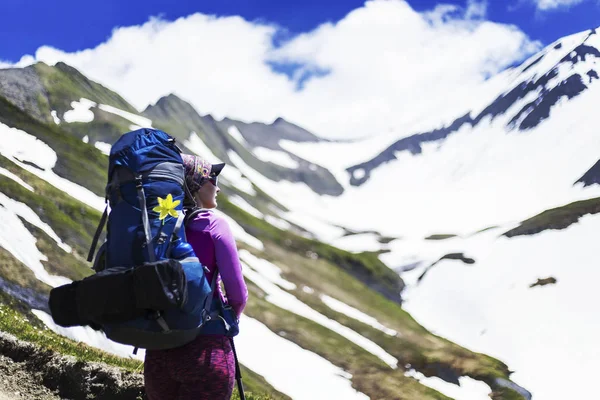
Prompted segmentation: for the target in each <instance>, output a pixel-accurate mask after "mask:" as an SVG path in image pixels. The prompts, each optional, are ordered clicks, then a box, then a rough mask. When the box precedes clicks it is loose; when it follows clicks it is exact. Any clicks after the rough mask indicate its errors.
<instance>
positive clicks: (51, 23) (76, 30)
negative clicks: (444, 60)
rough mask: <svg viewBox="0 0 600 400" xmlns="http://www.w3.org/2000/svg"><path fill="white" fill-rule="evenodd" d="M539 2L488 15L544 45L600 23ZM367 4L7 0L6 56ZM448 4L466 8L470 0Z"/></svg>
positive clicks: (597, 12)
mask: <svg viewBox="0 0 600 400" xmlns="http://www.w3.org/2000/svg"><path fill="white" fill-rule="evenodd" d="M536 1H543V0H488V10H487V19H489V20H491V21H494V22H501V23H510V24H514V25H517V26H518V27H519V28H520V29H521V30H522V31H524V32H525V33H526V34H528V35H529V37H530V38H531V39H533V40H540V41H541V42H542V43H544V44H548V43H550V42H552V41H554V40H555V39H558V38H559V37H562V36H565V35H568V34H571V33H575V32H578V31H581V30H585V29H589V28H592V27H596V26H598V25H600V6H599V5H598V2H597V1H596V0H579V1H581V2H580V3H579V4H575V5H571V6H568V7H567V6H564V7H558V8H554V9H549V10H544V11H542V10H539V9H538V8H537V7H536V4H535V2H536ZM546 1H548V2H552V1H555V2H559V1H566V2H568V1H577V0H546ZM363 3H364V1H361V0H343V1H341V0H331V1H322V0H286V1H276V0H177V1H172V0H128V1H122V0H103V1H81V0H56V1H41V0H38V1H32V0H2V1H1V2H0V35H1V36H2V38H3V40H2V41H0V60H5V61H12V62H15V61H17V60H19V59H20V58H21V56H22V55H24V54H34V53H35V51H36V50H37V49H38V48H39V47H40V46H42V45H50V46H52V47H56V48H59V49H61V50H64V51H67V52H73V51H76V50H81V49H85V48H92V47H95V46H97V45H98V44H100V43H102V42H104V41H106V40H107V38H108V37H109V36H110V34H111V31H112V29H113V28H115V27H118V26H129V25H139V24H142V23H144V22H146V21H147V20H148V18H149V17H150V16H161V17H162V18H164V19H166V20H174V19H177V18H178V17H181V16H187V15H189V14H192V13H195V12H202V13H208V14H216V15H240V16H242V17H244V18H245V19H247V20H251V21H256V20H258V21H264V22H273V23H276V24H278V25H280V26H283V27H285V28H286V29H288V30H289V32H290V35H293V34H294V33H299V32H307V31H310V30H311V29H313V28H315V27H316V26H318V25H319V24H321V23H323V22H327V21H332V22H335V21H338V20H340V19H341V18H343V17H344V16H345V15H346V14H347V13H348V12H349V11H351V10H353V9H355V8H358V7H360V6H361V5H363ZM408 3H409V4H410V5H411V6H412V7H413V8H414V9H415V10H417V11H423V10H429V9H432V8H433V7H435V5H436V4H439V3H440V1H435V0H408ZM444 3H450V4H457V5H460V6H465V5H466V3H467V0H459V1H456V0H448V1H445V2H444ZM6 38H10V40H6Z"/></svg>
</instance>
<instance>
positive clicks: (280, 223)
mask: <svg viewBox="0 0 600 400" xmlns="http://www.w3.org/2000/svg"><path fill="white" fill-rule="evenodd" d="M265 221H267V222H268V223H270V224H271V225H273V226H274V227H276V228H279V229H281V230H284V231H285V230H288V229H290V228H291V227H292V225H291V224H290V223H289V222H287V221H286V220H284V219H281V218H277V217H274V216H272V215H268V214H267V215H265Z"/></svg>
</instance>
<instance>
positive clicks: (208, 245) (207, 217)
mask: <svg viewBox="0 0 600 400" xmlns="http://www.w3.org/2000/svg"><path fill="white" fill-rule="evenodd" d="M185 234H186V237H187V241H188V243H190V244H191V245H192V247H193V248H194V252H195V253H196V255H197V256H198V258H199V259H200V262H201V263H202V265H205V266H206V267H207V268H208V269H209V271H210V272H208V274H207V277H208V279H209V282H212V278H213V275H214V272H215V269H216V268H217V266H218V273H219V276H218V281H217V283H219V282H220V281H221V280H222V281H223V285H224V286H225V292H226V296H224V295H223V293H222V291H221V286H220V285H217V291H218V295H219V296H221V298H222V299H223V300H224V301H225V302H227V304H229V305H230V306H231V307H232V308H233V309H234V311H235V312H236V314H237V316H238V318H239V316H240V315H241V313H242V311H243V310H244V307H246V301H247V300H248V288H247V287H246V282H245V281H244V276H243V275H242V265H241V263H240V259H239V256H238V251H237V246H236V244H235V238H234V237H233V233H232V232H231V229H230V228H229V224H228V223H227V221H225V220H224V219H223V218H222V217H219V216H218V215H216V214H215V213H214V212H212V211H210V210H203V211H202V212H200V213H199V214H198V215H197V216H196V217H195V218H194V219H193V220H191V221H190V222H188V224H187V226H186V229H185Z"/></svg>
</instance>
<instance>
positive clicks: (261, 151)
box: [252, 147, 300, 169]
mask: <svg viewBox="0 0 600 400" xmlns="http://www.w3.org/2000/svg"><path fill="white" fill-rule="evenodd" d="M252 153H254V155H255V156H256V157H258V158H259V159H260V160H261V161H264V162H270V163H273V164H277V165H279V166H282V167H285V168H290V169H296V168H298V167H299V166H300V164H298V161H296V160H294V159H293V158H292V157H290V155H289V154H288V153H285V152H283V151H277V150H271V149H267V148H266V147H255V148H254V149H252Z"/></svg>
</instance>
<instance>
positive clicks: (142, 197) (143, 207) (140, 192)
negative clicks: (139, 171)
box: [135, 176, 156, 262]
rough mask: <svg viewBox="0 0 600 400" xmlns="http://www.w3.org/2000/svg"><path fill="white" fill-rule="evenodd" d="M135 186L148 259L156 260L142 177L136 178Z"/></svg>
mask: <svg viewBox="0 0 600 400" xmlns="http://www.w3.org/2000/svg"><path fill="white" fill-rule="evenodd" d="M135 181H136V188H137V192H138V200H139V202H140V211H141V212H142V223H143V224H144V234H145V236H146V249H147V250H148V261H150V262H154V261H156V256H155V255H154V246H152V232H151V231H150V219H149V218H148V208H147V207H146V194H145V193H144V186H143V185H142V177H141V176H138V177H137V178H136V180H135Z"/></svg>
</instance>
